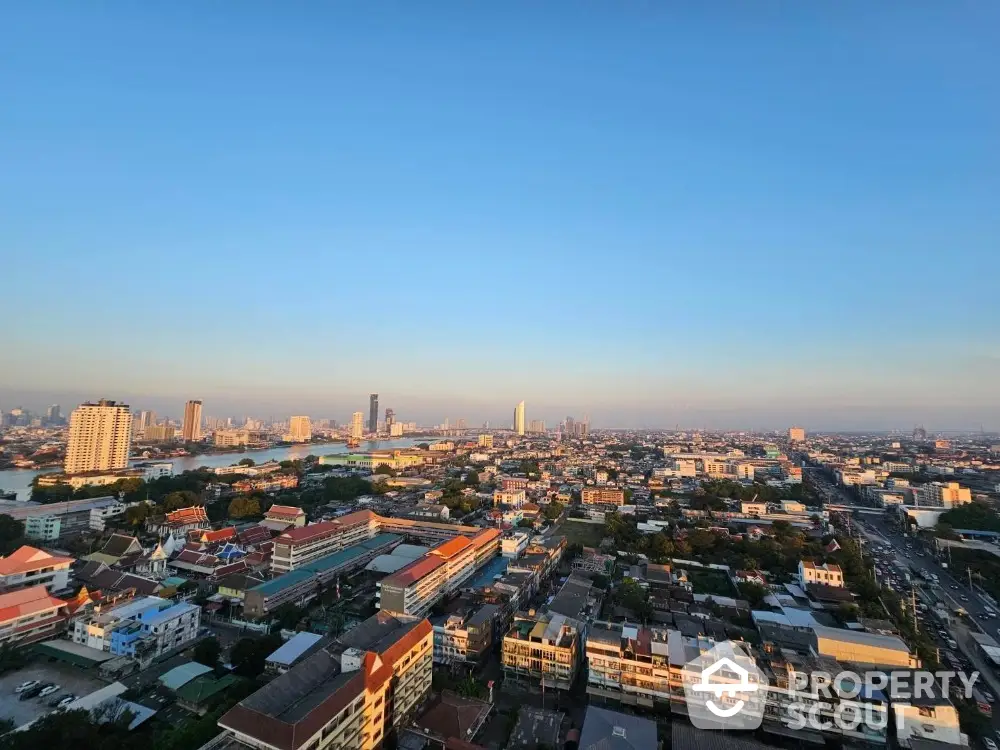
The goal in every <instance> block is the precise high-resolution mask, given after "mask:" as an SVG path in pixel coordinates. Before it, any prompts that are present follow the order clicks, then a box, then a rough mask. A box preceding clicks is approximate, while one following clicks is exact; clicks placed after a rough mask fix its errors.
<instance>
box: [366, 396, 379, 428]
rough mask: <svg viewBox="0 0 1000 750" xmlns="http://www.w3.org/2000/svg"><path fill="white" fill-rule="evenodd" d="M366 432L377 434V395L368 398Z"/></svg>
mask: <svg viewBox="0 0 1000 750" xmlns="http://www.w3.org/2000/svg"><path fill="white" fill-rule="evenodd" d="M368 432H371V433H376V432H378V394H377V393H373V394H372V395H370V396H369V397H368Z"/></svg>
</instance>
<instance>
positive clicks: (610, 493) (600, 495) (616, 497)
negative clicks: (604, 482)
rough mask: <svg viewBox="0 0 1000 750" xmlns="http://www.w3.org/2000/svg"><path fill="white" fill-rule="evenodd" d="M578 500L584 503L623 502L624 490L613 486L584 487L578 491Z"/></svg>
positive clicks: (621, 503)
mask: <svg viewBox="0 0 1000 750" xmlns="http://www.w3.org/2000/svg"><path fill="white" fill-rule="evenodd" d="M580 501H581V502H582V503H583V504H584V505H615V506H621V505H624V504H625V490H619V489H615V488H613V487H584V488H583V490H582V491H581V492H580Z"/></svg>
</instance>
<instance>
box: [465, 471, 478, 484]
mask: <svg viewBox="0 0 1000 750" xmlns="http://www.w3.org/2000/svg"><path fill="white" fill-rule="evenodd" d="M465 483H466V484H467V485H469V486H470V487H477V486H478V485H479V472H477V471H472V470H470V471H469V472H468V473H467V474H466V475H465Z"/></svg>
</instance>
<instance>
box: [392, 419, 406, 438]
mask: <svg viewBox="0 0 1000 750" xmlns="http://www.w3.org/2000/svg"><path fill="white" fill-rule="evenodd" d="M389 437H403V423H402V422H393V423H392V424H391V425H389Z"/></svg>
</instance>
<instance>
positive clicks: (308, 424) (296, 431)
mask: <svg viewBox="0 0 1000 750" xmlns="http://www.w3.org/2000/svg"><path fill="white" fill-rule="evenodd" d="M288 439H289V441H290V442H292V443H308V442H309V441H310V440H312V420H311V419H309V417H305V416H298V417H292V418H291V419H289V420H288Z"/></svg>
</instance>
